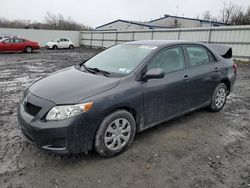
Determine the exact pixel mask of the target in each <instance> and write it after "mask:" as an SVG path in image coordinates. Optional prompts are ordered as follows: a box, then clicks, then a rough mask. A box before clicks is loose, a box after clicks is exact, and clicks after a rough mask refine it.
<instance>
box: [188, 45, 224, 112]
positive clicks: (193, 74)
mask: <svg viewBox="0 0 250 188" xmlns="http://www.w3.org/2000/svg"><path fill="white" fill-rule="evenodd" d="M185 51H186V54H187V59H188V64H189V72H188V75H187V76H188V82H187V83H188V87H189V94H190V108H194V107H198V106H201V105H203V104H205V103H208V102H209V101H210V98H211V96H212V94H213V91H214V89H215V87H216V86H217V84H218V80H219V78H220V77H221V76H220V70H219V69H220V66H219V64H218V62H217V60H216V58H215V56H214V55H213V54H212V52H210V51H209V50H208V49H207V48H206V47H204V46H202V45H188V46H186V47H185Z"/></svg>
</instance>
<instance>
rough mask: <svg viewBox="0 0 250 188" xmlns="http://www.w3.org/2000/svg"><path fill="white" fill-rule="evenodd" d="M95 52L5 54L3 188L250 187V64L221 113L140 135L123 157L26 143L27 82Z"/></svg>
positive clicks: (0, 71) (0, 122) (0, 118)
mask: <svg viewBox="0 0 250 188" xmlns="http://www.w3.org/2000/svg"><path fill="white" fill-rule="evenodd" d="M95 53H97V51H96V50H89V49H75V50H74V51H69V50H58V51H46V50H41V51H40V52H39V53H33V54H18V53H17V54H0V187H1V188H5V187H19V188H21V187H25V188H26V187H27V188H29V187H35V188H44V187H49V188H50V187H70V188H73V187H84V188H87V187H90V188H95V187H100V188H101V187H107V188H112V187H137V188H151V187H152V188H153V187H155V188H161V187H180V188H184V187H185V188H187V187H190V188H191V187H192V188H195V187H202V188H204V187H227V188H228V187H243V188H244V187H250V64H246V65H240V66H239V69H238V80H237V83H236V85H235V88H234V91H233V93H231V94H230V96H229V97H228V101H227V104H226V106H225V108H224V109H223V111H221V112H219V113H211V112H209V111H207V110H200V111H198V112H194V113H191V114H188V115H186V116H184V117H181V118H178V119H176V120H173V121H170V122H168V123H165V124H162V125H159V126H157V127H155V128H152V129H150V130H147V131H145V132H143V133H140V134H138V135H136V138H135V141H134V143H133V145H132V146H131V147H130V149H129V150H128V151H126V152H125V153H124V154H122V155H120V156H117V157H115V158H111V159H103V158H101V157H99V156H98V155H97V154H95V153H94V152H90V153H89V154H88V155H85V154H79V155H70V156H63V157H60V156H54V155H52V154H48V153H46V152H43V151H41V150H39V149H37V148H36V147H35V146H33V145H32V144H29V143H28V142H27V141H25V140H24V139H23V138H22V137H21V134H20V130H19V128H18V122H17V116H16V110H17V105H18V102H19V100H20V98H21V96H22V94H23V91H24V89H25V87H27V86H28V85H29V84H30V83H32V82H33V81H34V80H36V79H38V78H40V77H44V76H46V75H47V74H48V73H51V72H54V71H57V70H60V69H62V68H65V67H68V66H71V65H74V64H77V63H79V62H81V61H82V60H83V59H87V58H88V57H90V56H92V55H94V54H95Z"/></svg>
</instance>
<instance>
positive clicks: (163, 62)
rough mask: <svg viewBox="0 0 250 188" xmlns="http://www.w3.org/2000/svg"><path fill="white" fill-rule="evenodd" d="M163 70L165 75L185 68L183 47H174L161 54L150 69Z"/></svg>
mask: <svg viewBox="0 0 250 188" xmlns="http://www.w3.org/2000/svg"><path fill="white" fill-rule="evenodd" d="M153 68H161V69H162V70H163V71H164V72H165V73H169V72H174V71H177V70H181V69H184V68H185V60H184V55H183V50H182V48H181V47H174V48H170V49H167V50H164V51H163V52H160V53H159V54H158V55H157V56H156V57H155V59H154V60H153V62H152V63H151V64H150V65H149V66H148V69H153Z"/></svg>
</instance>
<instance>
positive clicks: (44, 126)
mask: <svg viewBox="0 0 250 188" xmlns="http://www.w3.org/2000/svg"><path fill="white" fill-rule="evenodd" d="M26 99H27V100H28V101H29V102H30V103H32V104H35V105H37V106H42V109H41V110H40V111H39V112H38V113H37V114H36V115H34V116H33V115H30V114H29V113H28V112H27V110H25V107H24V106H25V104H24V103H23V102H22V103H21V104H20V106H19V108H18V121H19V124H20V128H21V130H22V133H23V135H24V136H25V137H26V139H28V140H29V141H30V142H32V143H34V144H36V145H37V146H38V147H39V148H41V149H43V150H46V151H49V152H52V153H56V154H68V153H72V154H75V153H81V152H87V151H89V150H91V149H92V145H93V142H94V136H95V132H96V129H97V127H98V124H99V120H98V119H96V118H94V117H92V116H91V115H90V114H87V113H86V114H85V113H84V114H82V115H79V116H75V117H72V118H68V119H65V120H61V121H46V120H44V117H45V115H46V113H47V112H48V110H49V109H51V108H52V107H53V106H54V105H55V104H54V103H52V102H49V101H47V100H45V99H42V98H39V97H36V96H34V95H32V94H28V96H27V97H26Z"/></svg>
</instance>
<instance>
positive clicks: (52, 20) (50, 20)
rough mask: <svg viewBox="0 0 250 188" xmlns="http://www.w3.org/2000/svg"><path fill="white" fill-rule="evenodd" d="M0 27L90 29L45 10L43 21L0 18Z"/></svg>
mask: <svg viewBox="0 0 250 188" xmlns="http://www.w3.org/2000/svg"><path fill="white" fill-rule="evenodd" d="M0 28H18V29H21V28H22V29H23V28H25V29H53V30H72V31H82V30H91V28H90V27H88V26H86V25H84V24H80V23H77V22H76V21H74V20H73V19H72V18H70V17H68V18H64V16H63V15H61V14H58V15H55V14H52V13H50V12H47V14H46V16H45V22H44V23H41V22H34V21H30V20H8V19H6V18H0Z"/></svg>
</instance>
